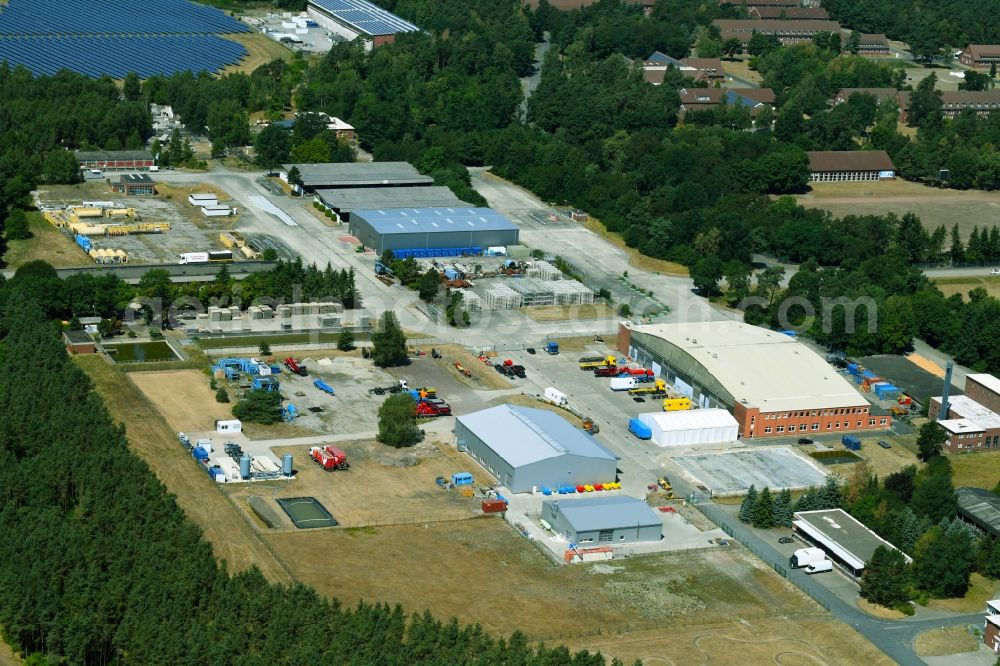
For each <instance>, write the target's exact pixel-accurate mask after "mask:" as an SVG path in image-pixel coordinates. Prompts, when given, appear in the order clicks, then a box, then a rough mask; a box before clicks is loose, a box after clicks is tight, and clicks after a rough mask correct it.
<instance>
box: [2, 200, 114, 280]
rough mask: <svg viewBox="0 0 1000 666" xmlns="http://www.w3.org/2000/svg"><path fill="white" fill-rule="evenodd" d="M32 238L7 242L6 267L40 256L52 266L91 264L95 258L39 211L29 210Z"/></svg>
mask: <svg viewBox="0 0 1000 666" xmlns="http://www.w3.org/2000/svg"><path fill="white" fill-rule="evenodd" d="M28 226H29V228H30V229H31V238H29V239H27V240H12V241H10V242H9V243H8V244H7V252H6V253H5V254H4V256H3V261H4V263H5V264H6V265H7V267H8V268H17V267H19V266H21V265H23V264H26V263H28V262H29V261H35V260H41V261H46V262H48V263H50V264H51V265H52V266H54V267H55V268H70V267H74V266H90V265H92V264H93V263H94V262H93V260H91V258H90V257H89V256H87V253H86V252H84V251H83V250H82V249H80V247H79V246H77V244H76V243H74V242H73V241H72V240H71V239H70V238H69V236H67V235H65V234H64V233H62V232H61V231H59V230H58V229H56V228H55V227H54V226H52V225H51V224H50V223H49V222H48V221H47V220H45V218H43V217H42V214H41V213H28Z"/></svg>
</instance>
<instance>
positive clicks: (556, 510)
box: [542, 495, 663, 545]
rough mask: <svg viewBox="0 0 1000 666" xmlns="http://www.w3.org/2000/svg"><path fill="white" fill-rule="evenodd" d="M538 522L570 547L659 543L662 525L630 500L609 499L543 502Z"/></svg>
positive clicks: (638, 502) (642, 504)
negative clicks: (644, 542) (563, 539)
mask: <svg viewBox="0 0 1000 666" xmlns="http://www.w3.org/2000/svg"><path fill="white" fill-rule="evenodd" d="M542 520H544V521H546V522H548V523H549V525H550V526H551V527H552V531H553V532H555V533H556V534H561V535H563V536H565V537H566V540H567V541H568V542H569V543H571V544H576V545H583V544H592V543H593V544H598V545H613V544H616V543H634V542H636V541H659V540H660V539H662V538H663V522H662V521H661V520H660V517H659V516H658V515H656V512H655V511H653V510H652V509H651V508H649V505H648V504H646V503H645V502H643V501H642V500H639V499H636V498H634V497H623V496H621V495H612V496H606V497H593V498H587V499H579V500H545V501H544V502H542Z"/></svg>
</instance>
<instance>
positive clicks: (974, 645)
mask: <svg viewBox="0 0 1000 666" xmlns="http://www.w3.org/2000/svg"><path fill="white" fill-rule="evenodd" d="M913 649H914V651H915V652H916V653H917V655H918V656H920V657H943V656H944V655H948V654H958V653H960V652H975V651H976V650H978V649H979V641H977V640H976V639H975V637H973V636H971V635H969V632H968V631H966V630H965V627H947V628H945V629H931V630H930V631H925V632H924V633H922V634H920V635H919V636H917V638H916V640H915V641H914V642H913Z"/></svg>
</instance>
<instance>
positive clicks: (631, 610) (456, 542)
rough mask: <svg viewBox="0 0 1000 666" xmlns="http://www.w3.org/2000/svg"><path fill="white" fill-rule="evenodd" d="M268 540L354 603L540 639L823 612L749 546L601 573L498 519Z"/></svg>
mask: <svg viewBox="0 0 1000 666" xmlns="http://www.w3.org/2000/svg"><path fill="white" fill-rule="evenodd" d="M429 482H430V481H429ZM437 492H441V491H437ZM264 538H265V539H266V540H268V541H269V542H270V543H271V544H272V545H273V547H274V550H275V552H276V553H277V554H278V556H279V557H281V558H282V560H284V561H285V562H286V563H287V564H288V566H289V567H290V569H291V570H292V571H293V572H295V574H296V576H297V577H298V578H299V579H300V580H302V582H304V583H306V584H309V585H312V586H314V587H316V589H317V590H319V591H320V592H321V593H323V594H327V595H330V596H336V597H338V598H340V599H341V601H342V602H343V603H344V604H345V605H351V604H353V603H354V602H356V601H357V600H359V599H366V600H369V601H376V600H380V601H386V602H389V603H396V602H398V603H400V604H402V606H403V607H404V609H405V610H407V611H410V612H414V611H422V610H423V609H430V610H431V612H433V613H434V614H435V615H437V616H438V617H450V616H457V617H460V618H462V620H463V622H468V623H475V622H478V623H480V624H482V625H483V626H484V627H485V628H486V629H487V630H488V631H491V632H499V633H504V634H506V633H510V632H512V631H515V630H521V631H523V632H525V633H526V634H527V635H528V636H529V637H530V638H532V639H547V640H549V639H552V640H561V639H563V638H568V637H573V636H591V635H594V634H598V633H606V632H609V631H610V632H614V631H617V630H619V629H623V628H625V627H626V626H631V627H633V628H636V627H639V626H643V627H662V626H668V625H670V626H681V625H684V624H685V623H690V622H692V621H695V622H712V621H730V620H731V619H732V618H733V617H755V616H759V617H771V616H773V615H776V614H801V613H817V612H818V606H816V605H815V604H814V603H813V602H812V601H811V600H809V599H808V598H806V597H805V596H803V595H802V594H801V593H799V592H798V591H797V590H796V589H795V588H793V587H792V586H791V585H790V584H788V583H787V581H785V580H783V579H781V578H780V577H778V575H777V574H775V573H774V572H773V571H771V570H770V569H768V568H766V567H764V566H763V565H762V564H760V563H759V562H758V561H757V560H756V559H754V558H752V557H751V556H749V555H748V554H747V553H746V552H745V551H742V550H734V551H723V550H718V551H709V552H699V553H693V554H690V555H658V556H649V557H639V558H633V559H630V560H626V561H621V562H614V563H613V564H614V567H615V568H614V569H613V572H611V573H599V571H600V569H599V568H598V569H595V568H594V567H593V566H591V565H582V566H564V567H554V566H553V565H552V563H551V560H549V559H548V558H547V557H545V556H544V555H542V554H541V553H540V552H539V551H538V550H537V549H536V548H535V547H534V546H532V545H531V544H529V543H528V542H527V541H525V540H524V539H522V538H521V537H520V536H518V535H517V534H516V533H515V532H514V531H513V530H511V529H510V528H509V527H508V526H506V525H505V524H504V523H503V522H502V521H501V520H500V519H499V518H494V517H489V518H481V519H472V520H465V521H459V522H453V523H427V524H422V525H404V526H398V527H379V528H367V529H362V530H315V531H312V532H301V531H297V532H291V533H282V534H268V535H266V536H265V537H264ZM331 554H336V555H335V557H334V558H332V559H331ZM331 564H332V565H333V569H334V570H335V571H336V575H334V576H331V575H330V574H331ZM608 564H610V563H608ZM512 591H516V593H512ZM574 609H575V610H574ZM571 611H572V612H571ZM666 635H668V634H665V633H663V634H661V636H666Z"/></svg>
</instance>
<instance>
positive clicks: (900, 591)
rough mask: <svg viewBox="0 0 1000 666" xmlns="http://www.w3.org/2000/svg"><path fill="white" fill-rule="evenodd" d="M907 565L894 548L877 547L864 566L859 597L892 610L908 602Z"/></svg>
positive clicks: (901, 555)
mask: <svg viewBox="0 0 1000 666" xmlns="http://www.w3.org/2000/svg"><path fill="white" fill-rule="evenodd" d="M908 577H909V576H908V565H907V564H906V558H904V557H903V554H902V553H901V552H899V551H898V550H896V549H895V548H886V547H885V546H879V547H878V548H876V549H875V552H874V553H873V554H872V557H871V559H870V560H869V561H868V563H867V564H866V565H865V573H864V576H863V577H862V579H861V596H862V597H863V598H865V599H867V600H868V601H870V602H872V603H873V604H878V605H880V606H887V607H889V608H893V607H895V606H898V605H900V604H904V603H906V602H907V601H908V600H909V595H908V594H907V593H906V584H907V579H908Z"/></svg>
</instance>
